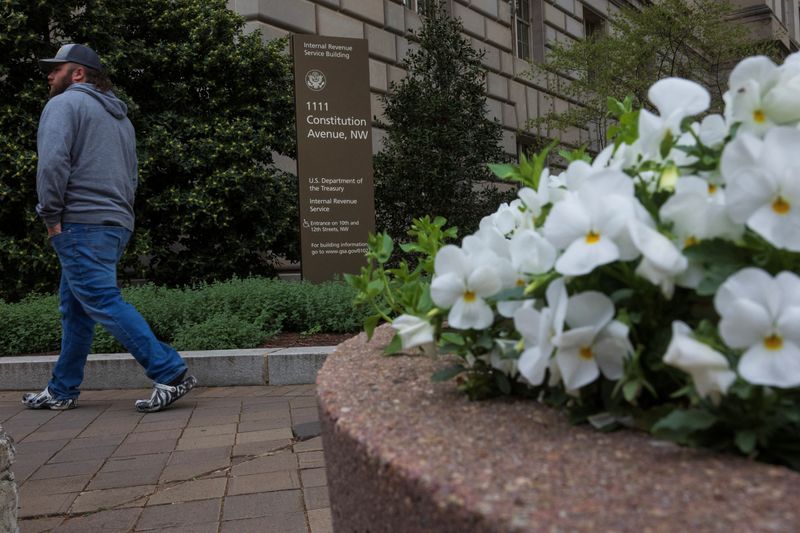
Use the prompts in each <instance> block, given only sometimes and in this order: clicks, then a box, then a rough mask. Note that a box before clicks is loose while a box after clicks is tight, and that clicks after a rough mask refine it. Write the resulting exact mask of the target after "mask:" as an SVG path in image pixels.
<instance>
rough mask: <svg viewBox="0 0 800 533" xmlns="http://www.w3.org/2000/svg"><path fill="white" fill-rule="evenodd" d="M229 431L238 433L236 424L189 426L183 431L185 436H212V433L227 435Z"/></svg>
mask: <svg viewBox="0 0 800 533" xmlns="http://www.w3.org/2000/svg"><path fill="white" fill-rule="evenodd" d="M229 433H236V424H223V425H220V426H201V427H191V428H187V429H186V430H185V431H184V432H183V435H182V437H183V438H197V437H210V436H212V435H227V434H229Z"/></svg>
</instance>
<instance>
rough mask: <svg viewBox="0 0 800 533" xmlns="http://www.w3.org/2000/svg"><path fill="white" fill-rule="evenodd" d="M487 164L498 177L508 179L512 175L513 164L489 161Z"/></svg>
mask: <svg viewBox="0 0 800 533" xmlns="http://www.w3.org/2000/svg"><path fill="white" fill-rule="evenodd" d="M488 166H489V170H491V171H492V172H493V173H494V175H495V176H497V177H498V178H502V179H508V178H510V177H511V176H513V175H514V165H509V164H497V163H489V165H488Z"/></svg>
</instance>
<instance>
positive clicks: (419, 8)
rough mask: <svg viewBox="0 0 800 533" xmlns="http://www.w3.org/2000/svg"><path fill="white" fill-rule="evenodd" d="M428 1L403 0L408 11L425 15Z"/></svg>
mask: <svg viewBox="0 0 800 533" xmlns="http://www.w3.org/2000/svg"><path fill="white" fill-rule="evenodd" d="M426 2H427V0H403V5H404V6H405V7H406V9H410V10H411V11H416V12H417V13H425V4H426Z"/></svg>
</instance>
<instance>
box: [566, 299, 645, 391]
mask: <svg viewBox="0 0 800 533" xmlns="http://www.w3.org/2000/svg"><path fill="white" fill-rule="evenodd" d="M613 318H614V304H613V303H612V302H611V299H610V298H609V297H608V296H606V295H605V294H602V293H600V292H595V291H588V292H583V293H580V294H577V295H575V296H572V297H571V298H570V299H569V302H568V304H567V313H566V324H567V325H568V326H569V328H570V329H569V330H567V331H564V332H563V333H562V334H561V335H558V337H557V338H556V339H555V344H556V346H557V348H556V356H555V358H556V362H557V363H558V369H559V371H560V373H561V378H562V380H563V381H564V386H565V387H566V389H567V390H568V391H577V390H578V389H580V388H581V387H583V386H585V385H588V384H589V383H592V382H593V381H595V380H596V379H597V378H598V377H599V376H600V373H601V372H602V373H603V375H604V376H605V377H607V378H608V379H611V380H616V379H619V378H621V377H622V374H623V368H624V360H625V358H626V357H628V356H630V354H631V353H632V352H633V347H632V346H631V343H630V341H629V340H628V327H627V326H625V325H624V324H622V323H621V322H618V321H616V320H613Z"/></svg>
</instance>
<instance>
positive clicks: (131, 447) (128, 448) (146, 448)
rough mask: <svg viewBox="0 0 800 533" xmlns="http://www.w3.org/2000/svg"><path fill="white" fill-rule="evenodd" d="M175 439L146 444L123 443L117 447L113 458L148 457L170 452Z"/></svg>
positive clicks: (173, 447) (175, 441)
mask: <svg viewBox="0 0 800 533" xmlns="http://www.w3.org/2000/svg"><path fill="white" fill-rule="evenodd" d="M176 443H177V439H162V440H155V441H147V442H123V443H122V444H120V445H119V448H117V449H116V450H115V451H114V453H113V457H127V456H129V455H148V454H153V453H162V452H171V451H172V450H174V449H175V444H176Z"/></svg>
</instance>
